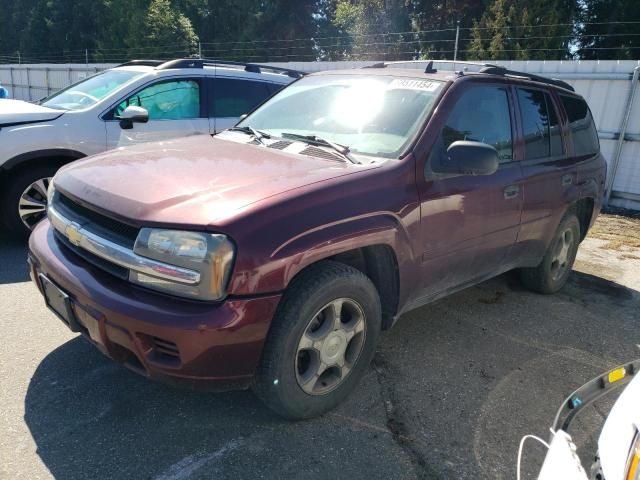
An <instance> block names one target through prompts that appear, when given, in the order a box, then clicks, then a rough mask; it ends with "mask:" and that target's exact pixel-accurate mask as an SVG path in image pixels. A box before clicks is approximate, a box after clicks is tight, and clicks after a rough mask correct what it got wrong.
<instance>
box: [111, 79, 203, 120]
mask: <svg viewBox="0 0 640 480" xmlns="http://www.w3.org/2000/svg"><path fill="white" fill-rule="evenodd" d="M131 105H133V106H136V107H143V108H145V109H146V110H147V111H148V112H149V120H181V119H187V118H199V117H200V85H199V84H198V82H196V81H195V80H171V81H168V82H160V83H154V84H153V85H150V86H148V87H147V88H145V89H143V90H140V91H139V92H138V93H136V94H134V95H132V96H130V97H129V98H127V99H126V100H125V101H123V102H121V103H120V104H119V105H118V106H117V107H116V110H115V116H116V117H118V116H119V115H120V114H121V113H122V112H123V111H124V109H125V108H127V107H128V106H131Z"/></svg>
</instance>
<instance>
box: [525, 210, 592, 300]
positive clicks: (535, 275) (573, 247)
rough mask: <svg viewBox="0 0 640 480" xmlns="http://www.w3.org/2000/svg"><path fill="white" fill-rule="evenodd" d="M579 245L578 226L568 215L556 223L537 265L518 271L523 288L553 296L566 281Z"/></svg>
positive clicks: (573, 215)
mask: <svg viewBox="0 0 640 480" xmlns="http://www.w3.org/2000/svg"><path fill="white" fill-rule="evenodd" d="M579 245H580V222H579V221H578V217H576V215H575V213H574V212H568V213H567V214H566V215H565V216H564V217H563V218H562V220H561V221H560V225H558V228H557V229H556V232H555V234H554V235H553V239H552V240H551V243H550V244H549V247H548V248H547V251H546V253H545V255H544V257H543V259H542V262H540V265H538V266H537V267H534V268H522V269H520V279H521V280H522V283H523V284H524V286H525V287H527V288H528V289H530V290H533V291H534V292H538V293H544V294H551V293H556V292H557V291H558V290H560V289H561V288H562V287H563V286H564V284H565V283H566V282H567V279H568V278H569V274H570V273H571V269H572V268H573V262H574V261H575V259H576V254H577V253H578V246H579Z"/></svg>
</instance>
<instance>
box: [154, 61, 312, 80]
mask: <svg viewBox="0 0 640 480" xmlns="http://www.w3.org/2000/svg"><path fill="white" fill-rule="evenodd" d="M218 65H219V66H230V67H241V68H242V69H243V70H245V71H246V72H252V73H262V72H272V73H280V74H284V75H287V76H289V77H292V78H300V77H302V76H304V75H305V73H304V72H301V71H298V70H292V69H290V68H282V67H273V66H271V65H261V64H257V63H244V62H232V61H230V60H215V59H207V58H181V59H177V60H169V61H168V62H162V63H160V65H156V68H157V69H158V70H167V69H169V68H203V67H205V66H208V67H215V66H218Z"/></svg>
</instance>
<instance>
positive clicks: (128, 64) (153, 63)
mask: <svg viewBox="0 0 640 480" xmlns="http://www.w3.org/2000/svg"><path fill="white" fill-rule="evenodd" d="M163 63H164V60H131V61H129V62H125V63H121V64H120V65H118V67H136V66H137V67H140V66H142V67H157V66H159V65H162V64H163Z"/></svg>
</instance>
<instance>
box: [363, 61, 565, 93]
mask: <svg viewBox="0 0 640 480" xmlns="http://www.w3.org/2000/svg"><path fill="white" fill-rule="evenodd" d="M403 63H427V67H426V69H425V73H435V72H437V70H436V69H435V68H434V67H433V64H434V63H435V64H443V63H444V64H446V63H449V64H453V65H454V66H455V65H458V64H460V65H464V66H466V67H468V66H476V67H480V69H479V70H478V72H477V73H486V74H488V75H501V76H509V77H518V78H525V79H528V80H533V81H534V82H540V83H546V84H548V85H554V86H556V87H560V88H564V89H566V90H570V91H572V92H575V90H574V88H573V87H572V86H571V85H569V84H568V83H567V82H565V81H563V80H559V79H557V78H548V77H542V76H540V75H535V74H533V73H525V72H518V71H516V70H509V69H508V68H505V67H502V66H500V65H495V64H493V63H483V62H466V61H462V62H460V61H455V62H454V61H453V60H405V61H396V62H379V63H375V64H373V65H368V66H366V67H362V68H386V67H387V66H388V65H398V64H403ZM465 70H466V68H465ZM472 73H475V72H472Z"/></svg>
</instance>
